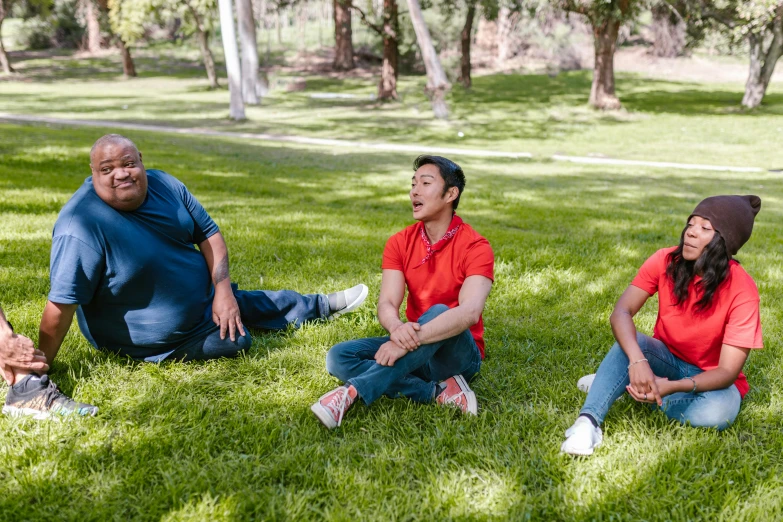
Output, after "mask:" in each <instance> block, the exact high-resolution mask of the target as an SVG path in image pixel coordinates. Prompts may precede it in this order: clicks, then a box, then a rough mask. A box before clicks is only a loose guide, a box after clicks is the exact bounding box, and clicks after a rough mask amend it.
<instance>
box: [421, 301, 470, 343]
mask: <svg viewBox="0 0 783 522" xmlns="http://www.w3.org/2000/svg"><path fill="white" fill-rule="evenodd" d="M480 315H481V312H478V313H476V311H474V310H471V309H470V308H469V307H466V306H457V307H456V308H452V309H451V310H447V311H445V312H443V313H442V314H440V315H439V316H438V317H436V318H435V319H433V320H432V321H430V322H428V323H426V324H423V325H421V330H420V331H419V340H420V341H421V344H429V343H434V342H436V341H442V340H443V339H448V338H449V337H454V336H455V335H459V334H461V333H462V332H464V331H465V330H467V329H468V328H470V327H471V326H473V325H474V324H476V323H477V322H478V319H479V317H480Z"/></svg>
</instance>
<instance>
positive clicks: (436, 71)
mask: <svg viewBox="0 0 783 522" xmlns="http://www.w3.org/2000/svg"><path fill="white" fill-rule="evenodd" d="M408 13H409V14H410V17H411V22H412V23H413V30H414V31H415V32H416V41H417V42H418V44H419V49H420V50H421V55H422V57H423V58H424V68H425V69H426V71H427V94H428V95H429V96H430V100H431V101H432V111H433V112H434V113H435V117H436V118H438V119H442V120H445V119H448V117H449V107H448V105H446V92H448V90H449V89H450V88H451V85H450V84H449V81H448V80H447V79H446V74H445V73H444V72H443V67H441V65H440V59H439V58H438V53H436V52H435V46H434V45H432V37H431V36H430V31H429V29H427V24H426V22H425V21H424V15H423V14H422V12H421V4H419V0H408Z"/></svg>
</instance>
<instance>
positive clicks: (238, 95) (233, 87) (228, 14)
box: [218, 0, 245, 120]
mask: <svg viewBox="0 0 783 522" xmlns="http://www.w3.org/2000/svg"><path fill="white" fill-rule="evenodd" d="M218 8H219V11H220V33H221V36H222V37H223V54H224V55H225V57H226V71H227V73H228V92H229V96H230V99H231V101H230V104H229V117H230V118H231V119H234V120H244V119H245V104H244V103H243V102H242V76H241V74H242V73H241V70H240V65H239V49H237V35H236V30H235V29H234V9H233V6H232V5H231V0H218Z"/></svg>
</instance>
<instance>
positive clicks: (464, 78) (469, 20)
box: [459, 0, 476, 89]
mask: <svg viewBox="0 0 783 522" xmlns="http://www.w3.org/2000/svg"><path fill="white" fill-rule="evenodd" d="M475 17H476V2H475V0H468V14H467V17H466V18H465V25H464V26H462V33H460V40H461V43H462V58H461V60H460V65H461V74H460V77H459V80H460V81H461V82H462V85H463V86H464V87H465V88H466V89H470V86H471V85H472V81H471V79H470V69H471V63H470V43H471V40H472V33H473V19H474V18H475Z"/></svg>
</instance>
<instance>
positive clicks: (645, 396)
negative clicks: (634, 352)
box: [626, 361, 661, 406]
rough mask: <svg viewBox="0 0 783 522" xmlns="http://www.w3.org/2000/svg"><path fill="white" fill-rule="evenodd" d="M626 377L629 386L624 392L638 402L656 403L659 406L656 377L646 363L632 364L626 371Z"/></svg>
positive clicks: (659, 395)
mask: <svg viewBox="0 0 783 522" xmlns="http://www.w3.org/2000/svg"><path fill="white" fill-rule="evenodd" d="M628 377H629V378H630V380H631V384H630V385H629V386H626V390H628V393H629V394H631V397H633V398H634V399H636V400H637V401H639V402H649V403H653V402H657V403H658V405H659V406H660V405H661V393H660V392H659V391H658V384H657V382H656V379H657V377H656V376H655V374H654V373H653V371H652V368H650V365H649V363H647V361H642V362H640V363H637V364H634V365H633V366H631V368H630V369H629V370H628Z"/></svg>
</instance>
